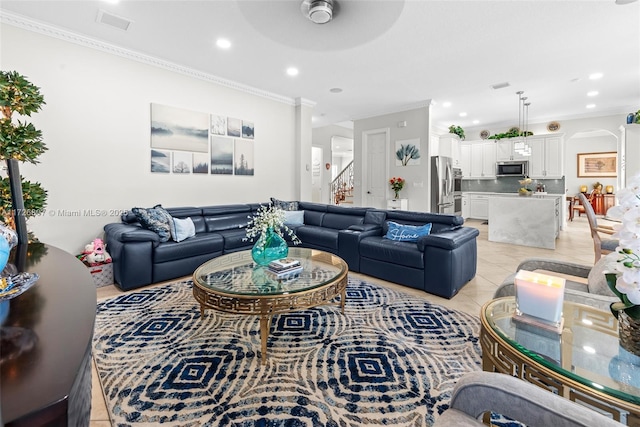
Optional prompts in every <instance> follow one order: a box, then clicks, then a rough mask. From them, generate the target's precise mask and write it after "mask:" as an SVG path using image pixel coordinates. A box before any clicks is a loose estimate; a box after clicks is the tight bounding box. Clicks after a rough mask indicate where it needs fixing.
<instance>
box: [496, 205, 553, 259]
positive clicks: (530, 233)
mask: <svg viewBox="0 0 640 427" xmlns="http://www.w3.org/2000/svg"><path fill="white" fill-rule="evenodd" d="M559 215H560V198H558V197H545V198H541V197H519V196H516V197H513V196H511V195H510V196H504V197H500V196H492V197H490V198H489V241H491V242H502V243H511V244H513V245H521V246H532V247H534V248H544V249H555V248H556V238H557V237H558V233H559Z"/></svg>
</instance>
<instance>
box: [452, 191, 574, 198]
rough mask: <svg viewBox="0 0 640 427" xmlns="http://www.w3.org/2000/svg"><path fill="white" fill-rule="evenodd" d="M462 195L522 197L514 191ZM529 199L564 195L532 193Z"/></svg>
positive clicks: (470, 192) (471, 192)
mask: <svg viewBox="0 0 640 427" xmlns="http://www.w3.org/2000/svg"><path fill="white" fill-rule="evenodd" d="M462 194H463V195H464V194H467V195H480V196H500V197H513V196H517V197H522V196H520V195H519V194H518V192H517V191H514V192H512V193H495V192H490V191H463V192H462ZM531 197H564V194H557V193H537V192H534V193H533V194H532V195H531Z"/></svg>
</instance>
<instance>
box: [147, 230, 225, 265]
mask: <svg viewBox="0 0 640 427" xmlns="http://www.w3.org/2000/svg"><path fill="white" fill-rule="evenodd" d="M223 245H224V239H223V238H222V236H221V235H220V234H217V233H201V234H196V235H195V236H193V237H192V238H190V239H187V240H183V241H182V242H174V241H170V242H164V243H160V244H159V245H158V246H157V247H156V248H155V251H154V254H153V263H154V264H158V263H161V262H167V261H175V260H179V259H183V258H189V257H195V256H199V255H205V254H214V253H216V252H221V251H222V248H223Z"/></svg>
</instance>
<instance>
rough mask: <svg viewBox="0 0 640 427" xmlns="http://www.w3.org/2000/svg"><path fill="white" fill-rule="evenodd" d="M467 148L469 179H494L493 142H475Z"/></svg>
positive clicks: (494, 147)
mask: <svg viewBox="0 0 640 427" xmlns="http://www.w3.org/2000/svg"><path fill="white" fill-rule="evenodd" d="M469 146H470V149H469V165H470V166H469V170H470V172H469V178H476V179H487V178H495V177H496V144H495V143H494V142H493V141H489V142H479V141H476V142H471V143H469ZM463 177H465V176H464V173H463Z"/></svg>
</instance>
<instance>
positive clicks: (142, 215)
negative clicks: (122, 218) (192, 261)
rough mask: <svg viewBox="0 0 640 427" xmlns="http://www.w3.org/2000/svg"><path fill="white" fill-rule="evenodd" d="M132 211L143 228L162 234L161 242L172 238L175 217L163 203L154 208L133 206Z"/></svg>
mask: <svg viewBox="0 0 640 427" xmlns="http://www.w3.org/2000/svg"><path fill="white" fill-rule="evenodd" d="M131 212H133V214H134V215H135V216H136V218H138V221H140V224H141V225H142V227H143V228H146V229H148V230H151V231H153V232H154V233H156V234H157V235H158V236H160V241H161V242H166V241H168V240H169V239H170V238H171V226H172V225H173V218H172V217H171V215H169V212H167V211H166V210H165V208H163V207H162V205H155V206H154V207H152V208H133V209H131Z"/></svg>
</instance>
